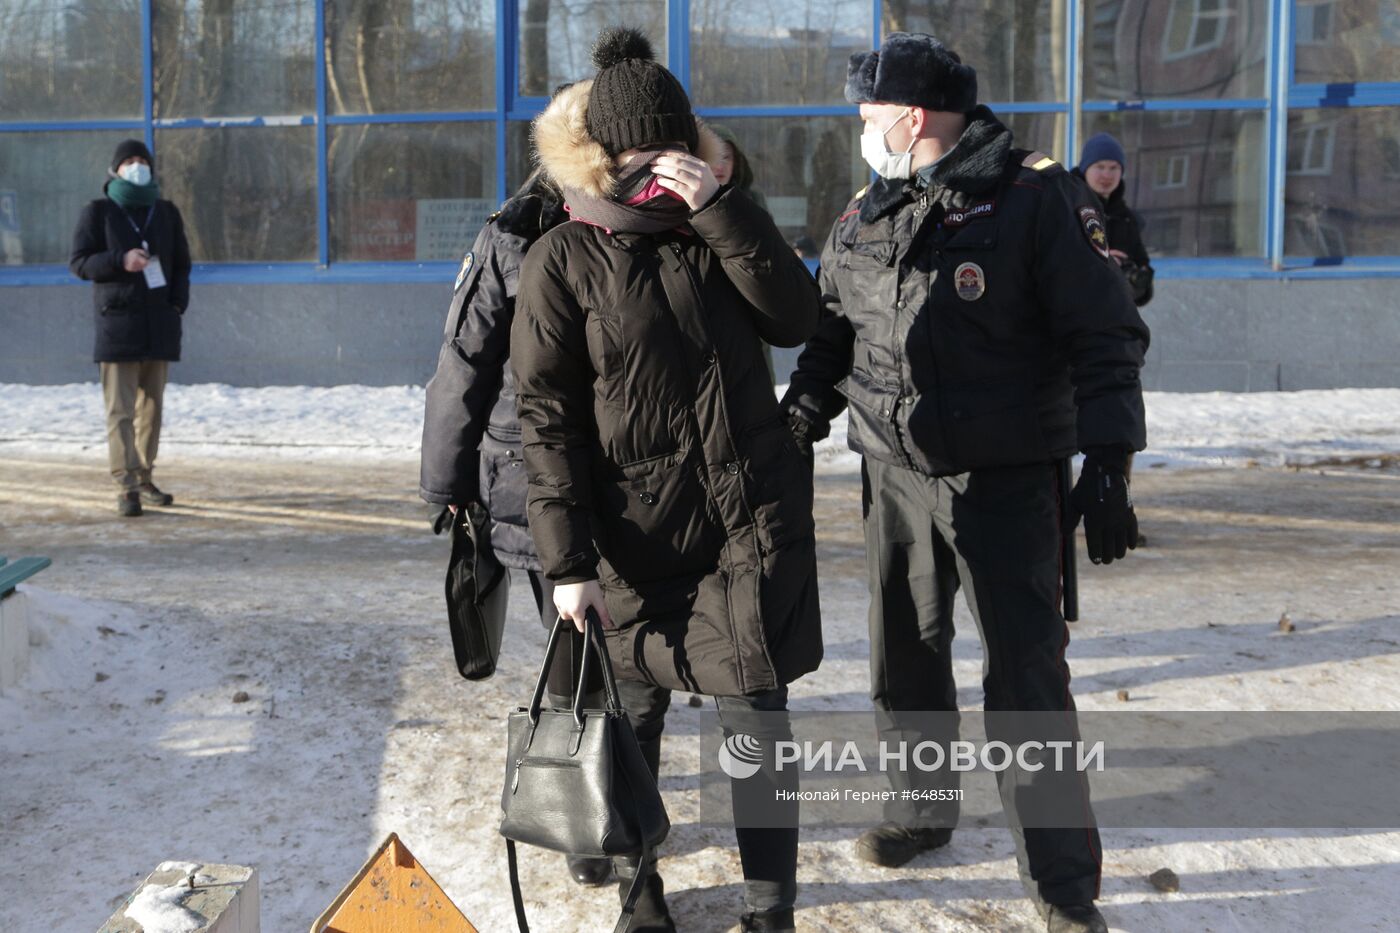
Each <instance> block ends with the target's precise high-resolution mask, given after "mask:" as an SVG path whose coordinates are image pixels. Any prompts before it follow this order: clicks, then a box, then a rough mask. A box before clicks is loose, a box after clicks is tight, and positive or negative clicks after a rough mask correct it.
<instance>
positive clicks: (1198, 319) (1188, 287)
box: [1142, 279, 1250, 362]
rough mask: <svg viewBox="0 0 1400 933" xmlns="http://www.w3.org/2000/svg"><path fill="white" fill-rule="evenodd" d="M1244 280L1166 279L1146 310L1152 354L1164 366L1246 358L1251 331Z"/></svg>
mask: <svg viewBox="0 0 1400 933" xmlns="http://www.w3.org/2000/svg"><path fill="white" fill-rule="evenodd" d="M1249 284H1250V283H1248V282H1244V281H1216V280H1210V281H1192V280H1183V279H1167V280H1164V281H1163V282H1162V283H1161V284H1160V285H1159V286H1158V287H1157V288H1156V291H1155V294H1154V296H1153V299H1152V303H1151V304H1149V305H1148V306H1147V307H1145V308H1143V309H1142V316H1143V319H1144V320H1145V321H1146V322H1147V326H1148V327H1149V328H1151V330H1152V343H1151V347H1150V349H1149V352H1150V353H1156V354H1159V355H1160V358H1161V359H1162V361H1164V362H1166V361H1175V360H1189V361H1192V362H1219V361H1225V362H1228V361H1232V360H1238V359H1240V358H1241V357H1242V353H1241V351H1242V349H1243V347H1244V342H1245V337H1246V333H1247V330H1248V326H1247V322H1248V310H1247V305H1248V299H1247V291H1246V290H1247V287H1248V286H1249Z"/></svg>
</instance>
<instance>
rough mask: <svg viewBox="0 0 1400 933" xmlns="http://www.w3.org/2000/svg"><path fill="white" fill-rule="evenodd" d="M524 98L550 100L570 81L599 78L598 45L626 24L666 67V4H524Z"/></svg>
mask: <svg viewBox="0 0 1400 933" xmlns="http://www.w3.org/2000/svg"><path fill="white" fill-rule="evenodd" d="M519 4H520V88H519V90H520V94H521V96H524V97H548V96H549V95H550V93H551V92H553V90H554V88H555V87H557V86H558V85H560V84H563V83H564V82H566V81H579V80H582V79H583V78H588V77H592V75H593V71H594V69H593V60H592V51H593V40H594V39H596V38H597V37H598V32H599V31H600V30H601V29H603V28H604V27H605V26H615V25H618V24H619V23H625V24H626V25H628V26H631V27H632V28H633V29H640V30H641V31H642V32H643V33H645V34H646V36H647V38H649V39H650V40H651V45H652V50H653V51H654V52H655V53H656V60H657V61H659V62H661V64H663V65H664V64H666V0H568V2H565V0H519Z"/></svg>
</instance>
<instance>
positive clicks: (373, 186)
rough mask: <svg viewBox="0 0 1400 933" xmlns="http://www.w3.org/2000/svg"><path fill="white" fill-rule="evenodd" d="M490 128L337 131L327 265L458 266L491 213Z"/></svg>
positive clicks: (493, 170) (332, 159) (474, 125)
mask: <svg viewBox="0 0 1400 933" xmlns="http://www.w3.org/2000/svg"><path fill="white" fill-rule="evenodd" d="M495 150H496V141H495V125H494V124H492V123H442V124H435V125H427V126H423V125H406V124H388V125H385V124H375V125H370V126H337V127H334V128H333V131H332V133H331V140H330V172H331V181H330V197H331V205H330V208H331V216H330V225H331V258H332V259H340V260H357V261H368V262H392V261H399V260H411V261H417V262H431V261H449V262H456V261H459V260H460V259H461V258H462V254H463V253H465V252H466V251H467V249H469V248H470V247H471V244H472V241H473V240H474V239H475V238H476V234H477V232H478V231H480V229H481V228H482V226H483V225H484V224H485V223H486V218H487V217H489V216H490V215H491V213H492V212H493V211H495V209H496V206H497V204H496V158H495V154H496V153H495Z"/></svg>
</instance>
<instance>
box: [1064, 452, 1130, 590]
mask: <svg viewBox="0 0 1400 933" xmlns="http://www.w3.org/2000/svg"><path fill="white" fill-rule="evenodd" d="M1127 463H1128V452H1127V451H1126V450H1123V449H1122V448H1119V447H1093V448H1090V449H1089V450H1086V451H1085V452H1084V468H1083V469H1082V470H1080V471H1079V482H1077V483H1075V485H1074V491H1073V492H1071V493H1070V494H1069V507H1070V517H1071V519H1072V520H1073V522H1074V524H1076V525H1077V524H1079V519H1080V517H1083V519H1084V539H1085V541H1086V542H1087V543H1088V545H1089V559H1090V560H1091V561H1093V562H1094V563H1096V564H1099V563H1103V564H1111V563H1113V561H1114V560H1115V559H1121V558H1122V557H1123V556H1124V555H1125V554H1127V553H1128V550H1129V549H1130V548H1131V549H1136V548H1137V540H1138V522H1137V514H1136V513H1134V512H1133V496H1132V493H1131V492H1130V491H1129V489H1128V479H1127V477H1126V476H1124V468H1125V467H1126V466H1127Z"/></svg>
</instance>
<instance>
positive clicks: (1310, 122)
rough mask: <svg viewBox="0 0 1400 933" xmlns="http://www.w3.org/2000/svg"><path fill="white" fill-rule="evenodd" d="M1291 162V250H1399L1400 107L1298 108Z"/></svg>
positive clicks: (1325, 253)
mask: <svg viewBox="0 0 1400 933" xmlns="http://www.w3.org/2000/svg"><path fill="white" fill-rule="evenodd" d="M1287 166H1288V172H1287V176H1286V187H1285V189H1284V252H1285V253H1287V254H1288V255H1292V256H1313V257H1336V256H1344V255H1350V256H1377V255H1394V254H1396V253H1400V214H1397V213H1396V211H1395V205H1396V204H1397V203H1400V108H1395V107H1365V108H1358V109H1354V110H1346V109H1341V108H1327V109H1317V110H1301V111H1294V112H1293V113H1292V114H1291V115H1290V116H1289V119H1288V159H1287Z"/></svg>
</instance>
